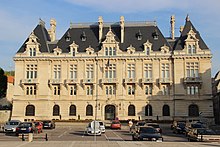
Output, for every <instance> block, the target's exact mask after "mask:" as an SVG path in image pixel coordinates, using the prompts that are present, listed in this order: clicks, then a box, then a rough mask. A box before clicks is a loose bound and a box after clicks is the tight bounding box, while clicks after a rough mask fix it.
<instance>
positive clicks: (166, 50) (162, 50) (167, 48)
mask: <svg viewBox="0 0 220 147" xmlns="http://www.w3.org/2000/svg"><path fill="white" fill-rule="evenodd" d="M161 52H162V53H165V54H166V53H169V47H168V46H166V44H164V45H163V46H162V47H161Z"/></svg>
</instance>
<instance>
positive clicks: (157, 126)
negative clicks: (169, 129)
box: [148, 124, 159, 128]
mask: <svg viewBox="0 0 220 147" xmlns="http://www.w3.org/2000/svg"><path fill="white" fill-rule="evenodd" d="M148 126H151V127H154V128H159V125H156V124H148Z"/></svg>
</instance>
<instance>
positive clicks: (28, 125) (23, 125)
mask: <svg viewBox="0 0 220 147" xmlns="http://www.w3.org/2000/svg"><path fill="white" fill-rule="evenodd" d="M19 126H20V127H31V126H32V123H21V124H20V125H19Z"/></svg>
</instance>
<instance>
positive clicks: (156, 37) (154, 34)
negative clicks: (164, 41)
mask: <svg viewBox="0 0 220 147" xmlns="http://www.w3.org/2000/svg"><path fill="white" fill-rule="evenodd" d="M152 36H153V38H154V40H157V39H158V36H159V34H158V32H157V30H155V31H154V33H153V34H152Z"/></svg>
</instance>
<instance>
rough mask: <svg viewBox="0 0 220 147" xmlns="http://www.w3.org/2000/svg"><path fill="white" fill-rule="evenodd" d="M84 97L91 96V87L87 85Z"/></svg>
mask: <svg viewBox="0 0 220 147" xmlns="http://www.w3.org/2000/svg"><path fill="white" fill-rule="evenodd" d="M86 95H93V85H87V87H86Z"/></svg>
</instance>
